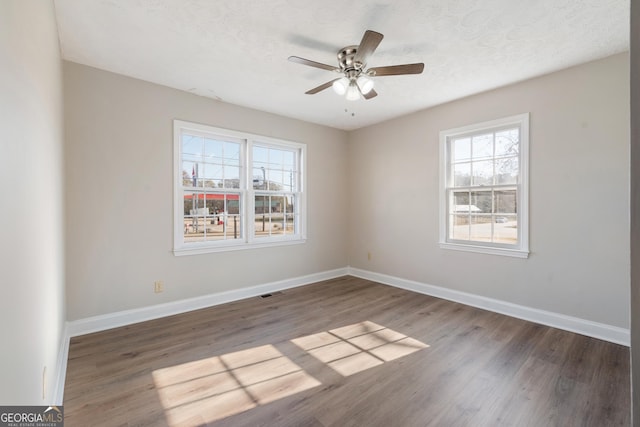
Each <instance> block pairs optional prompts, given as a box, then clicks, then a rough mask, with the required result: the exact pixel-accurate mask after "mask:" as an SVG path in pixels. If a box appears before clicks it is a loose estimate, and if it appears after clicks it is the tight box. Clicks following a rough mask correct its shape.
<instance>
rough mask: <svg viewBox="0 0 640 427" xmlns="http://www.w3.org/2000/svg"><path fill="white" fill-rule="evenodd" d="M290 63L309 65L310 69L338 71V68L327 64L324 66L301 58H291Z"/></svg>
mask: <svg viewBox="0 0 640 427" xmlns="http://www.w3.org/2000/svg"><path fill="white" fill-rule="evenodd" d="M289 61H291V62H296V63H298V64H302V65H308V66H310V67H315V68H321V69H323V70H329V71H336V67H333V66H331V65H327V64H322V63H320V62H316V61H311V60H309V59H304V58H300V57H299V56H290V57H289Z"/></svg>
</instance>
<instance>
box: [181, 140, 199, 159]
mask: <svg viewBox="0 0 640 427" xmlns="http://www.w3.org/2000/svg"><path fill="white" fill-rule="evenodd" d="M202 141H203V138H202V137H200V136H195V135H189V134H183V135H182V158H183V159H190V160H195V159H196V158H198V159H199V158H200V157H201V156H202Z"/></svg>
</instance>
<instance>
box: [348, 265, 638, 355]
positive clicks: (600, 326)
mask: <svg viewBox="0 0 640 427" xmlns="http://www.w3.org/2000/svg"><path fill="white" fill-rule="evenodd" d="M348 274H349V275H351V276H355V277H360V278H362V279H367V280H371V281H374V282H378V283H382V284H385V285H389V286H394V287H396V288H401V289H406V290H409V291H413V292H418V293H421V294H425V295H430V296H434V297H438V298H442V299H446V300H449V301H455V302H459V303H462V304H465V305H470V306H472V307H477V308H482V309H484V310H489V311H493V312H496V313H500V314H506V315H507V316H511V317H517V318H519V319H523V320H528V321H531V322H535V323H539V324H542V325H547V326H551V327H554V328H558V329H563V330H566V331H570V332H575V333H578V334H581V335H586V336H589V337H593V338H598V339H601V340H605V341H609V342H612V343H615V344H621V345H625V346H627V347H628V346H629V345H630V342H631V336H630V331H629V329H625V328H620V327H617V326H611V325H606V324H604V323H597V322H592V321H590V320H585V319H580V318H578V317H572V316H567V315H564V314H559V313H553V312H550V311H545V310H539V309H537V308H531V307H526V306H523V305H518V304H513V303H510V302H505V301H500V300H496V299H493V298H487V297H482V296H479V295H473V294H469V293H466V292H460V291H456V290H452V289H447V288H442V287H439V286H433V285H428V284H424V283H419V282H415V281H412V280H406V279H401V278H399V277H394V276H388V275H386V274H381V273H374V272H372V271H367V270H361V269H358V268H353V267H348Z"/></svg>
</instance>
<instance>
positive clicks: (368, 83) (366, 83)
mask: <svg viewBox="0 0 640 427" xmlns="http://www.w3.org/2000/svg"><path fill="white" fill-rule="evenodd" d="M356 82H357V83H358V87H359V88H360V92H362V94H363V95H366V94H368V93H369V92H371V90H372V89H373V80H371V79H370V78H369V77H367V76H360V77H358V80H356Z"/></svg>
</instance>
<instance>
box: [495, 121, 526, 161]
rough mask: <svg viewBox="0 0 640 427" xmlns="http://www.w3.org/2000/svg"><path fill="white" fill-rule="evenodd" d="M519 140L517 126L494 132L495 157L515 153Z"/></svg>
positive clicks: (513, 154)
mask: <svg viewBox="0 0 640 427" xmlns="http://www.w3.org/2000/svg"><path fill="white" fill-rule="evenodd" d="M519 142H520V130H519V129H518V128H515V129H508V130H504V131H500V132H496V157H501V156H515V155H517V154H518V145H519Z"/></svg>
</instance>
